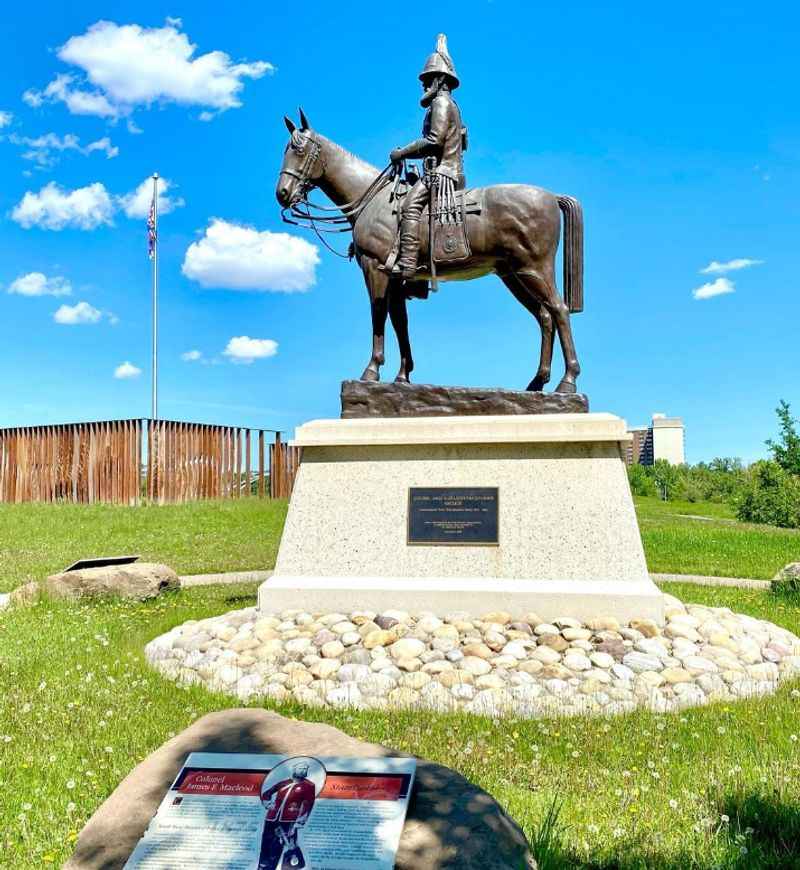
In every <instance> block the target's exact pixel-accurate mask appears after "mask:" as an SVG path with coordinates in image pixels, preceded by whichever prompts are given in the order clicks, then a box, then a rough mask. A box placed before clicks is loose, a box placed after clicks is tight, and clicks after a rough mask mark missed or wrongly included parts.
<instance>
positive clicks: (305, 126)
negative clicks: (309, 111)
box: [300, 106, 311, 130]
mask: <svg viewBox="0 0 800 870" xmlns="http://www.w3.org/2000/svg"><path fill="white" fill-rule="evenodd" d="M300 129H301V130H310V129H311V124H309V123H308V118H306V113H305V112H304V111H303V107H302V106H300Z"/></svg>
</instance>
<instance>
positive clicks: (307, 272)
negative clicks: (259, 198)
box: [182, 218, 319, 293]
mask: <svg viewBox="0 0 800 870" xmlns="http://www.w3.org/2000/svg"><path fill="white" fill-rule="evenodd" d="M318 263H319V254H318V253H317V248H316V246H315V245H312V244H310V243H309V242H307V241H306V240H305V239H301V238H299V237H297V236H291V235H289V234H288V233H271V232H269V230H264V231H263V232H259V231H258V230H255V229H253V228H252V227H245V226H241V225H239V224H231V223H228V222H227V221H224V220H220V219H219V218H214V219H212V221H211V224H210V225H209V226H208V227H207V229H206V232H205V235H204V236H203V238H202V239H200V240H199V241H197V242H193V243H192V244H191V245H189V247H188V248H187V250H186V256H185V257H184V260H183V266H182V270H183V274H184V275H186V277H187V278H191V279H192V280H193V281H197V282H198V283H199V284H201V285H202V286H203V287H219V288H224V289H228V290H281V291H285V292H287V293H293V292H296V291H303V290H308V289H309V287H311V286H312V285H313V284H314V283H315V282H316V274H315V269H316V266H317V264H318Z"/></svg>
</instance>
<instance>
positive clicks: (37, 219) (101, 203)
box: [11, 181, 114, 230]
mask: <svg viewBox="0 0 800 870" xmlns="http://www.w3.org/2000/svg"><path fill="white" fill-rule="evenodd" d="M113 214H114V204H113V202H112V200H111V197H110V196H109V194H108V191H107V190H106V189H105V187H104V185H102V184H101V183H100V182H99V181H96V182H95V183H94V184H90V185H88V186H87V187H79V188H77V189H76V190H64V189H63V188H61V187H59V186H58V185H57V184H56V183H55V182H52V181H51V182H50V183H49V184H47V185H45V186H44V187H43V188H42V189H41V190H40V191H39V192H38V193H33V192H32V191H30V190H29V191H27V193H26V194H25V196H23V198H22V200H21V201H20V202H19V203H18V204H17V205H16V206H15V207H14V209H13V211H12V212H11V219H12V220H14V221H16V222H17V223H18V224H20V226H23V227H25V229H30V228H31V227H33V226H38V227H41V228H42V229H46V230H61V229H64V227H77V228H78V229H81V230H93V229H95V228H96V227H99V226H100V225H101V224H111V223H112V220H111V218H112V216H113Z"/></svg>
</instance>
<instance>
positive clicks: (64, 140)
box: [8, 133, 119, 166]
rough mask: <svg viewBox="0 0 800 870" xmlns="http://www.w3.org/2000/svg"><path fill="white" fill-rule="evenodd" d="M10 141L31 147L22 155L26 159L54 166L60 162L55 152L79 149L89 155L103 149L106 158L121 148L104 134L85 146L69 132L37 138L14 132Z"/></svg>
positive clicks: (79, 151)
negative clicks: (62, 134)
mask: <svg viewBox="0 0 800 870" xmlns="http://www.w3.org/2000/svg"><path fill="white" fill-rule="evenodd" d="M8 141H9V142H11V143H12V144H14V145H22V146H25V147H26V148H28V149H30V150H28V151H26V152H25V153H23V155H22V157H23V158H24V159H25V160H32V161H34V162H35V163H36V164H37V165H39V166H53V165H55V163H57V162H58V160H57V158H56V157H55V156H54V154H53V152H54V151H55V152H62V151H77V152H78V153H79V154H83V155H84V156H85V157H88V156H89V155H90V154H93V153H94V152H95V151H102V152H103V153H104V154H105V155H106V158H108V159H111V158H112V157H116V156H117V155H118V154H119V148H117V147H116V146H115V145H113V144H112V143H111V139H109V137H108V136H103V138H102V139H98V140H97V141H95V142H90V143H89V144H88V145H86V146H83V145H81V143H80V139H79V138H78V137H77V136H75V135H74V134H73V133H67V134H66V135H64V136H58V135H57V134H56V133H45V134H44V135H43V136H37V137H36V138H35V139H34V138H31V137H30V136H18V135H17V134H15V133H12V135H11V136H9V137H8Z"/></svg>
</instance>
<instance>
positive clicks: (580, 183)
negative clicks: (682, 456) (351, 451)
mask: <svg viewBox="0 0 800 870" xmlns="http://www.w3.org/2000/svg"><path fill="white" fill-rule="evenodd" d="M384 9H385V11H384ZM301 10H302V14H301ZM799 17H800V16H798V12H797V9H796V7H795V6H794V5H790V4H773V5H770V6H756V5H754V4H747V5H741V4H726V5H725V6H724V7H723V6H722V5H721V4H697V3H692V4H688V3H680V2H679V3H676V4H672V5H671V6H670V7H669V8H668V9H667V8H665V7H647V6H643V5H642V4H641V3H617V4H613V3H612V4H602V5H601V4H588V3H573V4H569V5H568V6H564V5H563V4H562V5H561V6H560V7H557V6H555V5H554V4H530V3H515V2H506V0H494V2H488V3H487V2H482V3H464V2H461V3H450V2H440V3H437V4H429V5H428V6H426V7H424V8H423V7H420V8H418V9H416V8H411V7H409V8H408V10H407V11H406V12H404V13H402V14H400V13H397V12H396V11H395V10H394V8H393V7H391V8H390V7H388V6H386V7H380V6H379V5H376V4H374V3H369V4H367V3H358V2H351V3H348V4H346V5H341V6H339V7H334V6H332V5H331V4H329V3H318V2H314V0H308V2H306V3H304V4H284V3H281V4H278V3H266V4H265V3H263V2H261V3H237V4H234V5H233V6H230V7H224V8H221V7H220V6H219V4H212V3H207V2H193V3H191V4H183V5H181V4H179V3H178V4H175V3H170V4H169V5H164V4H161V3H147V2H139V3H136V4H133V3H103V4H99V3H92V2H82V3H80V4H62V3H58V4H56V3H45V4H44V5H42V4H38V5H35V6H33V7H28V6H26V5H25V4H15V5H14V6H13V7H10V8H9V10H7V12H6V13H5V17H4V23H5V25H6V26H5V27H4V28H3V30H2V33H0V47H1V48H2V56H3V57H5V58H6V59H7V62H6V64H5V68H4V75H3V77H2V79H1V80H0V113H3V114H0V123H3V126H2V129H0V136H2V141H0V155H2V159H0V181H2V183H1V184H0V252H2V256H0V286H1V287H2V290H0V304H1V305H2V312H3V316H2V318H0V341H2V347H3V356H2V358H3V362H4V364H3V365H2V367H0V395H2V402H0V425H6V426H7V425H33V424H37V423H47V422H63V421H71V420H81V419H97V418H108V417H126V416H139V415H142V416H144V415H146V414H147V413H148V411H149V401H150V399H149V396H150V387H149V354H150V350H149V346H150V307H149V262H148V260H147V256H146V235H145V221H144V217H143V216H142V210H143V209H145V210H146V199H147V197H146V194H144V195H143V194H141V193H140V194H139V197H138V199H137V198H136V197H135V196H134V194H135V192H136V191H137V188H138V187H139V185H140V184H141V183H142V182H143V181H144V180H145V179H146V178H147V177H148V176H149V175H150V174H151V173H152V172H153V171H154V170H158V172H159V173H160V174H161V175H162V176H163V177H165V178H166V179H168V180H169V182H170V183H171V186H170V188H169V190H167V194H166V195H167V197H168V198H169V203H165V205H167V208H169V207H170V206H171V207H172V210H171V211H169V212H168V213H167V214H165V215H164V216H163V218H162V221H161V224H160V229H161V245H160V260H161V318H160V328H161V345H160V346H161V378H160V398H161V401H160V410H161V413H162V416H166V417H170V418H176V419H187V420H197V421H214V422H222V423H228V424H234V425H252V426H263V427H269V428H279V429H284V430H291V429H292V428H293V427H294V426H295V425H297V424H298V423H301V422H303V421H305V420H308V419H312V418H315V417H324V416H338V391H339V382H340V381H341V380H342V379H343V378H346V377H357V376H358V375H359V374H360V372H361V370H362V369H363V367H364V365H365V364H366V362H367V360H368V357H369V350H370V343H371V329H370V323H369V308H368V305H367V296H366V291H365V289H364V286H363V282H362V279H361V275H360V272H359V271H358V269H357V267H356V266H355V265H354V264H349V263H347V262H345V261H343V260H338V259H336V258H334V257H333V256H332V255H331V254H329V253H328V252H327V251H325V250H319V252H318V253H315V251H314V250H313V248H312V247H310V246H312V245H313V243H314V242H315V241H316V240H315V239H314V237H313V235H310V234H306V233H305V232H304V231H302V230H296V229H295V228H287V227H285V226H284V225H283V224H281V222H280V216H279V210H278V207H277V204H276V202H275V198H274V187H275V182H276V177H277V172H278V168H279V166H280V162H281V158H282V152H283V148H284V145H285V142H286V130H285V128H284V126H283V123H282V120H281V119H282V115H283V114H284V113H285V112H288V113H290V114H293V115H295V116H296V107H297V106H298V105H300V104H302V105H303V107H304V109H305V110H306V112H307V114H308V116H309V118H310V120H311V122H312V124H313V125H314V127H315V128H316V129H318V130H319V131H320V132H322V133H324V134H326V135H327V136H329V137H330V138H332V139H334V140H336V141H338V142H340V143H341V144H343V145H345V146H347V147H348V148H349V149H350V150H353V151H355V152H356V153H358V154H359V155H361V156H363V157H365V158H366V159H368V160H370V161H371V162H373V163H375V164H376V165H378V166H383V165H385V163H386V160H387V155H388V152H389V150H390V149H391V148H392V147H393V146H395V145H399V144H404V143H405V142H407V141H408V140H410V139H412V138H414V137H416V136H417V135H418V130H419V126H420V124H421V120H422V110H421V109H420V108H419V105H418V99H419V84H418V81H417V78H416V76H417V72H418V70H419V67H420V66H421V64H422V63H423V61H424V60H425V58H426V56H427V54H428V53H429V52H430V51H431V50H432V48H433V46H434V42H435V36H436V33H437V32H438V31H439V30H444V31H445V32H447V34H448V38H449V43H450V49H451V53H452V55H453V58H454V60H455V63H456V66H457V69H458V71H459V74H460V76H461V79H462V87H461V88H460V90H459V91H458V92H457V95H456V96H457V99H458V101H459V105H460V106H461V109H462V113H463V116H464V120H465V122H466V123H467V124H468V126H469V130H470V150H469V151H468V153H467V156H466V169H467V177H468V181H469V183H470V185H483V184H491V183H494V182H511V181H514V182H528V183H534V184H538V185H541V186H542V187H545V188H548V189H550V190H553V191H557V192H563V193H569V194H572V195H573V196H576V197H577V198H579V199H580V200H581V202H582V204H583V206H584V211H585V219H586V311H585V312H584V313H582V314H580V315H578V316H576V317H574V318H573V327H574V330H575V335H576V342H577V348H578V353H579V357H580V360H581V363H582V366H583V374H582V376H581V378H580V381H579V384H580V387H581V389H582V390H584V391H585V392H586V393H587V394H588V395H589V397H590V401H591V405H592V408H593V409H594V410H598V411H610V412H613V413H616V414H619V415H621V416H623V417H625V418H626V419H627V420H628V421H629V423H631V424H634V423H643V422H645V421H646V420H647V419H648V418H649V415H650V413H651V412H653V411H662V412H667V413H669V414H675V415H682V416H683V417H684V419H685V422H686V426H687V455H688V458H689V459H690V460H691V461H698V460H700V459H709V458H711V457H713V456H716V455H738V456H741V457H743V458H745V459H748V460H750V459H753V458H756V457H758V456H759V455H762V454H763V453H764V447H763V441H764V439H765V438H767V437H769V436H770V435H772V434H774V431H775V429H776V425H775V418H774V411H773V409H774V407H775V406H776V405H777V403H778V400H779V398H785V399H787V400H788V401H790V402H792V403H793V405H794V408H795V411H800V390H799V389H798V384H800V378H798V374H800V365H799V364H798V353H797V346H798V338H797V334H798V322H799V321H800V298H799V294H798V278H797V270H798V266H800V257H798V252H797V239H798V229H799V228H800V227H799V225H800V171H799V168H800V116H798V113H797V86H798V74H797V71H796V62H795V61H794V57H795V54H796V44H795V42H796V33H797V25H798V23H800V22H799V21H798V18H799ZM103 22H105V23H103ZM192 46H194V50H193V51H192ZM220 53H224V54H220ZM347 57H352V58H353V60H352V62H344V60H343V58H347ZM23 95H25V96H23ZM49 134H52V135H49ZM73 137H76V138H73ZM317 199H320V196H319V195H317ZM143 203H144V205H143ZM128 213H130V214H132V215H133V217H129V216H128ZM287 229H290V230H292V233H293V235H295V236H297V237H298V238H297V239H285V238H283V237H276V236H274V235H273V234H275V233H284V232H286V231H287ZM336 241H337V242H342V239H341V238H339V239H336ZM193 245H194V248H192V249H191V250H192V252H193V253H191V254H187V251H189V250H190V246H193ZM737 260H745V261H760V262H758V263H753V264H750V265H747V266H743V267H741V268H738V269H730V268H729V269H728V270H727V271H719V270H717V271H716V272H713V273H709V274H700V271H701V270H702V269H704V268H706V267H708V266H709V264H711V263H712V262H714V261H716V262H717V263H720V264H728V263H730V262H731V261H737ZM187 272H188V274H187ZM31 276H33V277H31ZM42 276H43V277H42ZM714 282H717V283H714ZM719 282H722V283H719ZM724 282H730V284H726V283H724ZM204 284H211V285H213V286H204ZM220 284H225V285H226V286H222V287H221V286H219V285H220ZM706 284H712V285H713V289H712V291H711V292H714V291H715V290H716V291H719V290H728V291H729V292H724V293H717V294H716V295H711V296H709V298H703V299H695V298H694V295H693V291H695V290H697V289H698V288H700V287H702V286H703V285H706ZM252 285H257V286H258V287H260V288H261V289H249V290H247V289H241V288H242V287H243V286H252ZM305 285H307V287H306V289H305V290H303V291H300V290H298V289H297V288H298V287H302V286H305ZM236 287H239V288H240V289H235V288H236ZM276 287H282V288H284V289H276ZM286 287H293V288H294V289H293V290H291V291H290V290H287V289H285V288H286ZM67 290H69V291H70V292H69V293H68V294H67V292H66V291H67ZM730 291H732V292H730ZM706 292H708V291H706ZM57 294H60V295H57ZM701 295H703V294H701ZM81 303H86V304H85V305H81ZM62 306H63V307H62ZM59 311H60V313H57V312H59ZM410 318H411V334H412V342H413V347H414V355H415V361H416V365H417V369H416V371H415V373H414V379H415V380H416V381H417V382H432V383H443V384H468V385H487V386H491V385H499V386H503V387H509V388H522V387H524V386H525V384H526V383H527V382H528V380H529V379H530V378H531V377H532V375H533V372H534V370H535V368H536V362H537V358H538V346H539V335H538V330H537V328H536V327H535V323H534V322H533V321H532V319H531V318H530V316H529V315H528V314H527V313H526V312H525V311H524V310H523V309H522V308H521V307H520V306H519V305H518V303H517V302H516V301H515V300H514V299H513V298H512V297H511V296H510V294H508V292H507V291H506V289H505V288H504V286H503V285H502V284H501V283H500V282H499V281H498V280H497V279H496V278H486V279H482V280H480V281H477V282H470V283H468V284H450V285H447V284H445V285H443V287H442V290H441V291H440V293H439V294H438V295H437V296H434V297H433V298H431V299H430V300H428V301H426V302H413V303H412V304H411V306H410ZM74 321H85V322H74ZM236 339H239V340H238V341H236ZM244 339H250V341H246V340H244ZM232 340H234V341H233V342H232ZM387 347H388V349H389V353H388V359H387V365H386V367H385V368H384V377H385V378H387V379H391V378H392V377H393V376H394V373H395V371H396V367H397V352H396V348H395V345H394V341H393V339H392V337H391V335H388V336H387ZM226 350H227V353H226ZM191 351H199V352H200V354H201V358H200V359H195V360H184V359H182V355H184V354H187V353H189V352H191ZM556 361H557V362H556V365H555V367H554V380H553V382H552V383H553V385H554V384H555V383H557V380H558V378H559V377H560V375H561V372H562V368H561V362H560V358H559V357H558V356H557V357H556ZM125 363H129V364H130V367H125V368H123V369H122V370H121V371H119V372H118V373H119V374H128V375H132V376H129V377H115V372H117V371H118V370H119V367H120V366H123V365H124V364H125ZM134 369H139V370H141V374H139V375H138V376H137V375H136V374H135V371H134Z"/></svg>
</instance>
